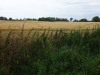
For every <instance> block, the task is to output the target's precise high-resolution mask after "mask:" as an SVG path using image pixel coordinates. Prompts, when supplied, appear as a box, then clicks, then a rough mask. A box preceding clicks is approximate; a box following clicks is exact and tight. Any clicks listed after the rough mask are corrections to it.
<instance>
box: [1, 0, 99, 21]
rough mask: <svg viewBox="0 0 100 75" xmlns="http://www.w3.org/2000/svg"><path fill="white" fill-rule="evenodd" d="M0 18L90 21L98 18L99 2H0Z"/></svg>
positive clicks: (51, 0) (14, 0) (83, 0)
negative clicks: (71, 18) (58, 18)
mask: <svg viewBox="0 0 100 75" xmlns="http://www.w3.org/2000/svg"><path fill="white" fill-rule="evenodd" d="M0 16H5V17H8V18H9V17H12V18H28V17H29V18H33V17H34V18H39V17H60V18H68V19H69V18H70V17H73V18H76V19H80V18H88V19H90V18H92V17H93V16H100V0H0Z"/></svg>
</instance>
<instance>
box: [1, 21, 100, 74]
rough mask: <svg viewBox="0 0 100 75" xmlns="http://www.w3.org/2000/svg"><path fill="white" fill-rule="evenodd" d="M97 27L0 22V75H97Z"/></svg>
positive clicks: (99, 47) (99, 40)
mask: <svg viewBox="0 0 100 75" xmlns="http://www.w3.org/2000/svg"><path fill="white" fill-rule="evenodd" d="M99 26H100V23H99V22H38V21H0V75H100V27H99ZM60 29H62V30H60ZM82 30H84V31H83V32H82ZM90 30H91V32H90ZM66 31H70V33H67V32H66ZM30 35H31V36H30ZM11 36H12V37H11ZM4 38H5V39H4Z"/></svg>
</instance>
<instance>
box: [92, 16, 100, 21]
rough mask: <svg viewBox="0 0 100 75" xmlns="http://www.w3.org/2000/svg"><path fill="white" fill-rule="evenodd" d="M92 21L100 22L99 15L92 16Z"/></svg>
mask: <svg viewBox="0 0 100 75" xmlns="http://www.w3.org/2000/svg"><path fill="white" fill-rule="evenodd" d="M92 22H100V18H99V17H98V16H95V17H93V18H92Z"/></svg>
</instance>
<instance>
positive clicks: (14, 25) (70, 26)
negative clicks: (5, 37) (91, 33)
mask: <svg viewBox="0 0 100 75" xmlns="http://www.w3.org/2000/svg"><path fill="white" fill-rule="evenodd" d="M23 25H24V29H25V30H30V29H32V28H33V29H64V30H75V29H87V28H88V29H91V28H93V27H95V26H100V22H41V21H0V30H9V29H13V30H19V29H22V26H23Z"/></svg>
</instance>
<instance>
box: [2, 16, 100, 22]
mask: <svg viewBox="0 0 100 75" xmlns="http://www.w3.org/2000/svg"><path fill="white" fill-rule="evenodd" d="M0 20H9V21H12V20H15V21H17V20H19V21H23V20H33V21H50V22H54V21H64V22H100V17H99V16H94V17H93V18H92V20H88V19H86V18H82V19H80V20H77V19H73V18H70V19H69V20H68V19H67V18H57V17H56V18H55V17H42V18H38V19H36V18H24V19H13V18H7V17H3V16H1V17H0Z"/></svg>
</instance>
